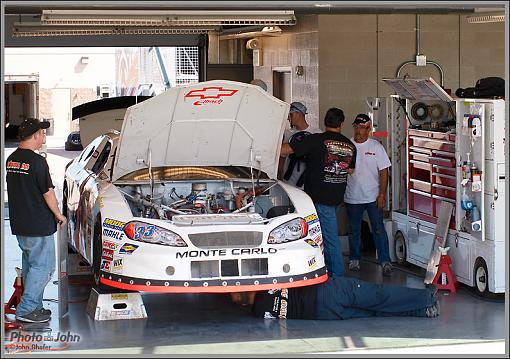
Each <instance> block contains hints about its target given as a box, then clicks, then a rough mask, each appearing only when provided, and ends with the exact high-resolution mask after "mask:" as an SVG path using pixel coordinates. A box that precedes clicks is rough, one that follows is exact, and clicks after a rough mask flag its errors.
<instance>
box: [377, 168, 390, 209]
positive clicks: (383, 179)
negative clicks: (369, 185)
mask: <svg viewBox="0 0 510 359" xmlns="http://www.w3.org/2000/svg"><path fill="white" fill-rule="evenodd" d="M387 188H388V168H384V169H382V170H379V195H378V196H377V207H378V208H384V205H385V204H386V189H387Z"/></svg>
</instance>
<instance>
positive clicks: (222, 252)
mask: <svg viewBox="0 0 510 359" xmlns="http://www.w3.org/2000/svg"><path fill="white" fill-rule="evenodd" d="M276 252H278V250H277V249H276V248H267V249H266V248H233V249H231V250H229V251H228V252H227V250H226V249H209V250H205V251H186V252H180V253H179V252H178V253H176V254H175V258H177V259H179V258H197V257H215V256H226V255H233V256H239V255H243V254H275V253H276Z"/></svg>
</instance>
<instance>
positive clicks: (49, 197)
mask: <svg viewBox="0 0 510 359" xmlns="http://www.w3.org/2000/svg"><path fill="white" fill-rule="evenodd" d="M43 197H44V201H45V202H46V204H47V205H48V207H49V209H50V211H51V212H52V213H53V215H54V216H55V221H56V222H57V223H58V225H59V228H62V227H63V226H64V225H65V224H66V221H67V220H66V217H64V216H63V215H62V213H60V210H59V208H58V201H57V197H56V196H55V191H54V190H53V188H49V189H48V191H47V192H46V193H44V194H43Z"/></svg>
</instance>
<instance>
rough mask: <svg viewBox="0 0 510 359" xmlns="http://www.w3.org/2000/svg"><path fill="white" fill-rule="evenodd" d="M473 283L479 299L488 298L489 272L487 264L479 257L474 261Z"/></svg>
mask: <svg viewBox="0 0 510 359" xmlns="http://www.w3.org/2000/svg"><path fill="white" fill-rule="evenodd" d="M473 283H474V284H475V292H476V294H478V295H479V296H481V297H488V296H489V271H488V270H487V264H486V263H485V260H484V259H483V258H481V257H479V258H477V259H476V261H475V266H474V269H473Z"/></svg>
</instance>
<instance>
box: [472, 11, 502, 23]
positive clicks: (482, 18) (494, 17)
mask: <svg viewBox="0 0 510 359" xmlns="http://www.w3.org/2000/svg"><path fill="white" fill-rule="evenodd" d="M467 22H468V23H470V24H487V23H491V22H505V14H503V13H500V12H499V13H481V14H478V15H469V16H468V17H467Z"/></svg>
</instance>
